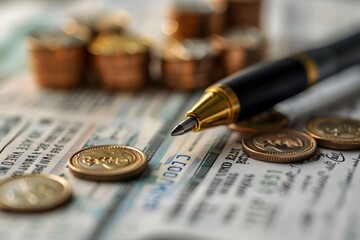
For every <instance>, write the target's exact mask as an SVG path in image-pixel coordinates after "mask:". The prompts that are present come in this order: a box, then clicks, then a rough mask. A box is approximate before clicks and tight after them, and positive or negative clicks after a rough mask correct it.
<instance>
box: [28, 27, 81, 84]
mask: <svg viewBox="0 0 360 240" xmlns="http://www.w3.org/2000/svg"><path fill="white" fill-rule="evenodd" d="M27 43H28V49H29V52H30V58H31V62H32V68H33V71H34V75H35V80H36V81H37V83H38V84H39V85H41V86H44V87H51V88H69V87H74V86H78V85H79V84H80V83H81V81H82V79H83V76H84V70H85V46H86V42H85V41H83V40H80V39H77V38H74V37H72V36H70V35H68V34H66V33H64V32H62V31H51V30H42V31H37V32H33V33H32V34H31V35H30V36H29V37H28V42H27Z"/></svg>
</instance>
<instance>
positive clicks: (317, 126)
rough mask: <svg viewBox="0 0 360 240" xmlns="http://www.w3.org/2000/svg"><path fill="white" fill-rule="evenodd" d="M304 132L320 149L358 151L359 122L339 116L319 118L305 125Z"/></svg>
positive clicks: (359, 143)
mask: <svg viewBox="0 0 360 240" xmlns="http://www.w3.org/2000/svg"><path fill="white" fill-rule="evenodd" d="M306 131H307V132H308V133H309V134H310V135H311V136H313V137H314V138H315V139H316V141H317V142H318V144H319V145H320V146H322V147H327V148H332V149H343V150H350V149H360V121H359V120H355V119H351V118H347V117H340V116H330V117H319V118H316V119H314V120H311V121H309V122H308V123H307V124H306Z"/></svg>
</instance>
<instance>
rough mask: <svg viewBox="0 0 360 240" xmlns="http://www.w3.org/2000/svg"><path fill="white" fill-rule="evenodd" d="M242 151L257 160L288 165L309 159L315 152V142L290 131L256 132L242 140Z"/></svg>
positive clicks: (304, 135)
mask: <svg viewBox="0 0 360 240" xmlns="http://www.w3.org/2000/svg"><path fill="white" fill-rule="evenodd" d="M243 151H244V153H246V154H247V155H249V156H250V157H251V158H254V159H257V160H262V161H267V162H278V163H290V162H297V161H301V160H305V159H308V158H310V157H311V156H312V155H313V154H314V153H315V151H316V141H315V139H314V138H312V137H311V136H309V135H307V134H306V133H303V132H299V131H296V130H290V129H282V130H276V131H267V132H258V133H253V134H251V135H249V136H248V137H247V138H245V139H243Z"/></svg>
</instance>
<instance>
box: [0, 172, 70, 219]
mask: <svg viewBox="0 0 360 240" xmlns="http://www.w3.org/2000/svg"><path fill="white" fill-rule="evenodd" d="M70 196H71V187H70V184H69V183H68V182H67V181H66V180H65V179H63V178H62V177H59V176H55V175H40V174H36V175H24V176H21V177H16V178H9V179H5V180H3V181H2V182H1V183H0V208H1V209H3V210H8V211H16V212H40V211H45V210H50V209H53V208H55V207H57V206H59V205H61V204H62V203H64V202H65V201H66V200H68V199H69V198H70Z"/></svg>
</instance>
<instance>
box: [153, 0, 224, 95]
mask: <svg viewBox="0 0 360 240" xmlns="http://www.w3.org/2000/svg"><path fill="white" fill-rule="evenodd" d="M226 6H227V5H226V2H225V1H217V2H215V1H213V2H211V3H210V2H206V1H197V2H185V1H177V2H175V3H174V5H173V6H172V7H171V9H169V19H167V21H166V22H165V23H164V24H163V26H162V31H163V33H164V34H165V35H166V36H167V37H168V41H167V44H165V46H164V48H163V50H162V51H161V53H162V54H161V56H160V58H161V74H162V75H161V78H162V82H163V83H164V85H166V86H167V87H170V88H172V89H177V90H187V91H191V90H196V89H201V88H205V87H207V86H209V85H211V84H212V83H214V82H215V81H216V80H218V78H219V77H220V76H219V77H214V69H216V67H217V63H218V61H217V58H218V56H219V49H218V48H216V46H215V45H214V43H213V41H212V39H211V37H212V36H214V35H215V34H221V33H222V32H223V30H224V27H225V19H226V16H225V11H226ZM215 71H217V70H215ZM215 74H217V75H218V73H215Z"/></svg>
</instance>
